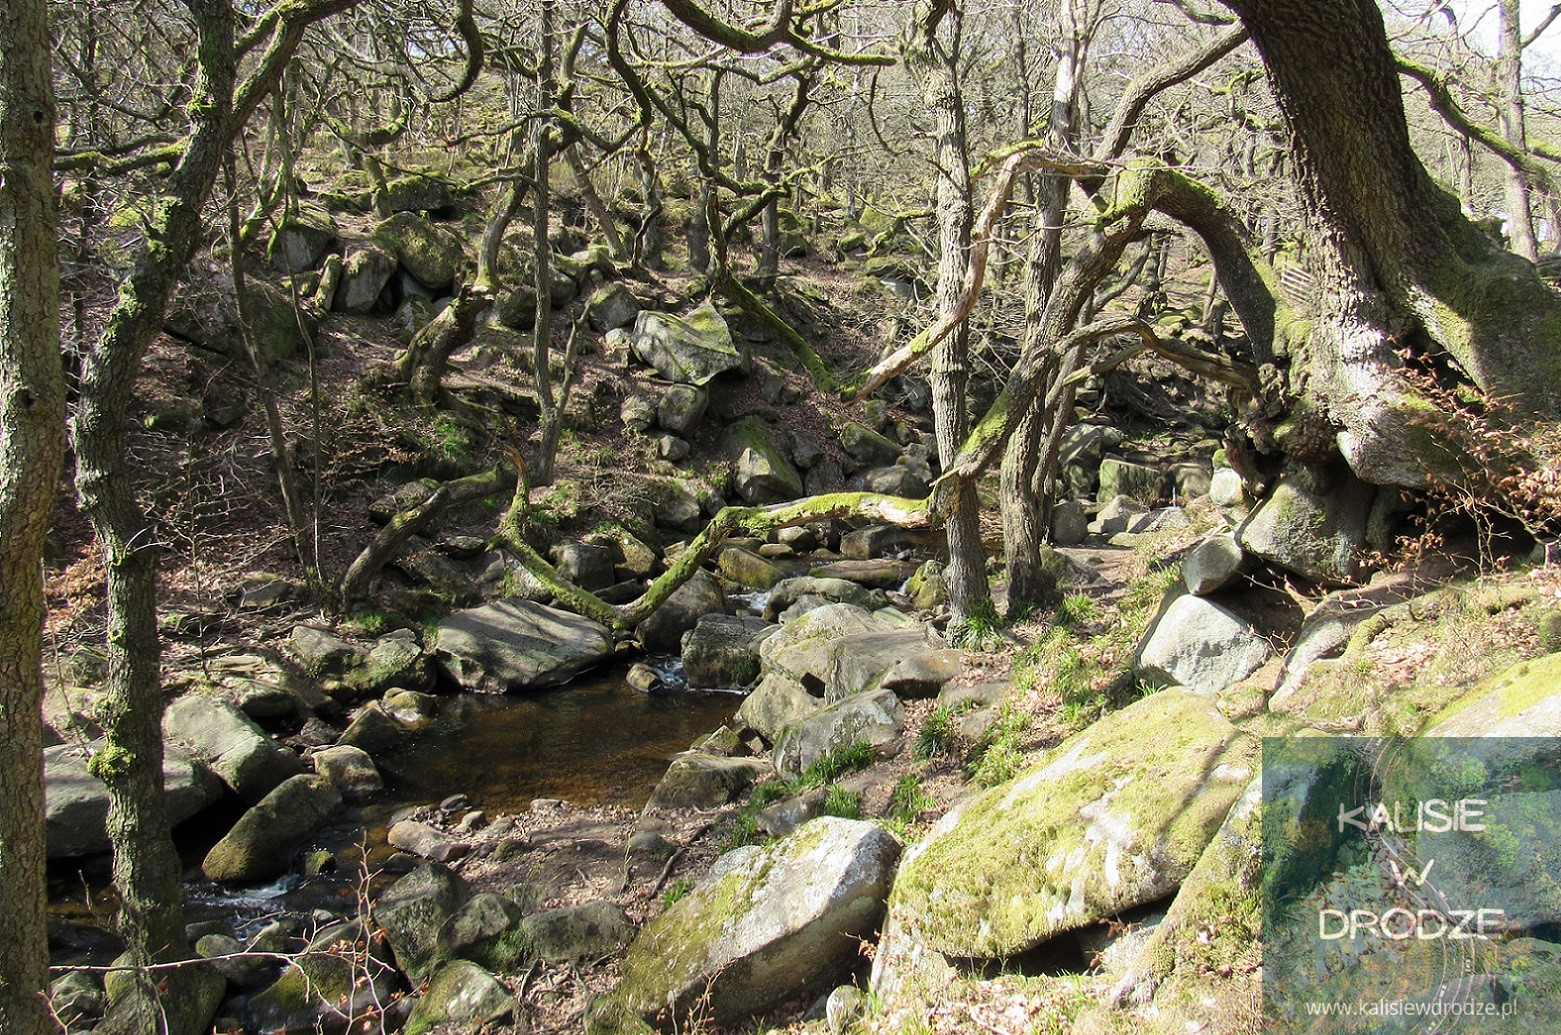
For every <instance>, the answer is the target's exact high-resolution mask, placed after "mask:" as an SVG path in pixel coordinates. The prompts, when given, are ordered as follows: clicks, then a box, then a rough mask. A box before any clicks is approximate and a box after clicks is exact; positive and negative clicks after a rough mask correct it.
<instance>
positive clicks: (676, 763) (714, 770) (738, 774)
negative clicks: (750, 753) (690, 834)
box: [646, 751, 770, 809]
mask: <svg viewBox="0 0 1561 1035" xmlns="http://www.w3.org/2000/svg"><path fill="white" fill-rule="evenodd" d="M769 771H770V767H769V766H768V765H767V764H766V763H764V762H761V761H759V760H758V759H754V758H724V757H722V756H720V755H707V754H704V753H703V752H699V751H685V752H683V753H682V754H681V755H678V756H677V757H676V758H674V759H673V760H672V764H671V765H670V766H668V767H667V772H666V775H664V776H663V777H662V778H661V782H660V783H658V784H656V789H655V790H654V791H652V792H651V795H650V801H649V802H648V803H647V805H646V807H647V808H652V809H713V808H717V807H719V806H721V805H725V804H727V803H728V802H731V801H735V800H736V799H737V797H738V796H739V795H741V794H742V793H743V792H744V791H746V790H747V789H748V788H749V787H752V786H753V785H754V784H755V783H756V782H758V781H759V780H761V779H763V778H764V777H765V776H767V775H768V774H769Z"/></svg>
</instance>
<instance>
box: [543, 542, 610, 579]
mask: <svg viewBox="0 0 1561 1035" xmlns="http://www.w3.org/2000/svg"><path fill="white" fill-rule="evenodd" d="M553 563H554V564H555V565H556V566H557V567H558V573H559V574H560V575H562V576H563V577H564V578H566V579H568V580H569V581H570V582H573V583H574V584H575V585H577V586H579V587H580V588H582V589H593V590H594V589H606V588H607V587H608V586H610V585H612V584H613V582H614V577H613V563H612V551H611V550H610V549H608V548H607V547H606V546H600V545H597V544H595V543H574V542H566V543H560V544H559V546H558V549H557V550H556V551H555V552H554V554H553Z"/></svg>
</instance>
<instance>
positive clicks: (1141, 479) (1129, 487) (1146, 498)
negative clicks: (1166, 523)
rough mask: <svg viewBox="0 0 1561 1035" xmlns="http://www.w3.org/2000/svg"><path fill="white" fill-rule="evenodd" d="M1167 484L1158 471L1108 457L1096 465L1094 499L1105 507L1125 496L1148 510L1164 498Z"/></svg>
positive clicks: (1157, 468)
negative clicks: (1098, 482) (1097, 478)
mask: <svg viewBox="0 0 1561 1035" xmlns="http://www.w3.org/2000/svg"><path fill="white" fill-rule="evenodd" d="M1168 480H1169V479H1168V477H1167V474H1166V471H1165V470H1164V469H1162V468H1159V467H1150V466H1149V465H1148V464H1135V463H1133V462H1132V461H1130V460H1123V459H1122V458H1121V457H1116V456H1108V457H1106V458H1105V459H1104V460H1102V461H1101V463H1100V490H1099V495H1098V496H1097V497H1096V498H1097V499H1098V500H1099V501H1100V502H1101V503H1109V502H1110V501H1111V500H1114V499H1116V498H1117V497H1118V496H1125V497H1127V498H1128V499H1130V500H1133V501H1134V502H1136V503H1142V504H1143V505H1145V506H1149V505H1151V504H1153V503H1154V502H1155V501H1156V500H1160V499H1163V498H1164V497H1165V496H1166V495H1168V493H1167V490H1166V485H1167V482H1168Z"/></svg>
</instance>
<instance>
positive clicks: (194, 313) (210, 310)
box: [163, 272, 320, 365]
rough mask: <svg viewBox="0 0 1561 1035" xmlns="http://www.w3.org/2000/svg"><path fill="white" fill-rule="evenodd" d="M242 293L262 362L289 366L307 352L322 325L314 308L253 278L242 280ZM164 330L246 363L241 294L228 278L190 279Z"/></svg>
mask: <svg viewBox="0 0 1561 1035" xmlns="http://www.w3.org/2000/svg"><path fill="white" fill-rule="evenodd" d="M244 293H245V295H246V298H245V308H246V309H247V310H248V312H249V331H250V340H251V341H252V342H253V344H254V347H255V351H256V353H257V355H258V358H259V359H260V361H261V363H263V364H266V365H276V364H280V363H286V362H287V361H289V360H291V359H293V358H294V357H295V356H298V355H301V354H303V353H305V352H307V351H308V349H309V347H310V346H311V345H312V344H313V342H314V338H315V332H316V331H317V330H318V328H319V323H320V321H319V317H318V315H317V311H316V310H315V308H314V306H313V305H312V304H310V303H307V302H300V304H298V305H294V303H293V298H292V296H291V295H290V294H289V293H288V292H286V291H283V290H282V289H281V288H278V287H274V286H272V285H270V284H267V283H266V282H265V281H263V280H257V279H256V278H254V277H250V278H248V279H247V280H245V281H244ZM163 327H164V329H165V330H167V332H168V333H169V334H171V335H173V336H174V337H175V338H181V339H183V340H185V341H188V342H190V343H191V344H193V345H196V346H198V347H200V348H204V349H209V350H211V351H212V352H217V353H220V354H222V355H224V356H227V357H229V358H231V359H235V360H241V361H243V362H246V363H247V362H248V356H249V353H248V349H247V346H246V344H245V340H244V335H243V330H242V323H241V321H240V319H239V309H238V292H237V291H236V290H235V289H234V287H233V278H232V276H231V275H230V274H227V273H218V272H212V273H210V274H208V275H204V276H198V277H196V276H192V277H189V278H186V280H185V282H184V286H183V288H182V289H181V291H180V292H179V294H178V296H177V298H176V299H175V300H174V302H173V303H172V304H171V305H170V306H169V310H168V316H167V318H166V320H165V321H164V324H163Z"/></svg>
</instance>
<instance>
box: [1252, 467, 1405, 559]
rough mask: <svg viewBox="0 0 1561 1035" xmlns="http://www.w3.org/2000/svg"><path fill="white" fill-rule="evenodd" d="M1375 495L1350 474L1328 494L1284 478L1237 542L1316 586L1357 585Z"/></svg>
mask: <svg viewBox="0 0 1561 1035" xmlns="http://www.w3.org/2000/svg"><path fill="white" fill-rule="evenodd" d="M1376 494H1377V490H1376V487H1375V486H1372V485H1367V484H1366V483H1365V482H1362V481H1360V480H1359V479H1358V478H1356V477H1355V476H1354V475H1352V474H1350V473H1349V472H1348V471H1341V472H1339V473H1338V475H1337V477H1336V478H1335V480H1334V483H1333V484H1332V485H1331V486H1329V487H1328V489H1327V491H1326V492H1318V491H1316V490H1315V489H1313V488H1312V487H1311V486H1309V485H1308V484H1306V480H1305V479H1303V478H1301V477H1299V476H1297V475H1285V476H1284V477H1282V478H1281V479H1280V480H1279V484H1277V485H1275V486H1274V489H1273V491H1272V492H1271V493H1270V494H1269V496H1268V498H1267V499H1265V500H1264V501H1263V502H1262V503H1261V504H1259V505H1258V507H1257V509H1256V510H1254V511H1253V512H1252V515H1251V516H1250V517H1248V518H1247V519H1246V520H1245V521H1243V522H1242V523H1241V526H1240V527H1239V528H1237V529H1236V541H1237V542H1239V543H1240V544H1241V546H1242V548H1243V549H1244V550H1246V551H1247V552H1248V553H1250V554H1254V555H1255V556H1258V557H1261V558H1263V559H1264V560H1265V561H1268V562H1270V563H1272V564H1276V565H1278V566H1279V567H1281V568H1284V569H1285V570H1286V571H1292V572H1294V573H1295V574H1297V575H1299V576H1301V577H1302V578H1306V579H1311V580H1312V581H1313V582H1323V583H1347V582H1352V581H1354V579H1355V573H1356V571H1357V569H1358V568H1359V556H1358V555H1359V553H1360V551H1361V550H1362V549H1363V548H1364V547H1365V545H1366V527H1367V521H1368V519H1369V518H1370V517H1371V508H1372V504H1373V502H1374V501H1375V499H1376Z"/></svg>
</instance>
